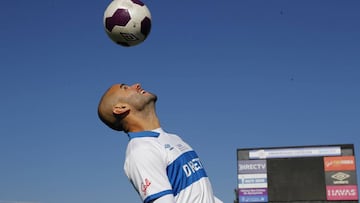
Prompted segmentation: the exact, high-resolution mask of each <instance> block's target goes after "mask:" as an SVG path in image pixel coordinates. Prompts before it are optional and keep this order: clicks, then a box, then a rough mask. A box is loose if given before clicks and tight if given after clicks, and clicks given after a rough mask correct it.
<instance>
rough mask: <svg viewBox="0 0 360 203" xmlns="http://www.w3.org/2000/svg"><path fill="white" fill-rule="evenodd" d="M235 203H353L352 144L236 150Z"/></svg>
mask: <svg viewBox="0 0 360 203" xmlns="http://www.w3.org/2000/svg"><path fill="white" fill-rule="evenodd" d="M237 176H238V187H237V198H238V202H240V203H241V202H272V203H282V202H288V203H325V202H329V203H355V202H356V203H357V202H358V199H359V195H358V185H357V177H356V163H355V153H354V145H353V144H339V145H316V146H315V145H314V146H296V147H294V146H292V147H271V148H251V149H250V148H248V149H237Z"/></svg>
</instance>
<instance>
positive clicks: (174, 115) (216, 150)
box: [0, 0, 360, 203]
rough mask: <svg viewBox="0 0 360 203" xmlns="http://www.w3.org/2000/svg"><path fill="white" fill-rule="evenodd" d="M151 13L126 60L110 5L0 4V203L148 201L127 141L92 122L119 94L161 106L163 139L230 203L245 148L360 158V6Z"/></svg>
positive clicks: (227, 6) (330, 3)
mask: <svg viewBox="0 0 360 203" xmlns="http://www.w3.org/2000/svg"><path fill="white" fill-rule="evenodd" d="M144 2H145V3H146V4H147V6H148V8H149V9H150V11H151V14H152V30H151V33H150V35H149V37H148V38H147V40H146V41H145V42H144V43H142V44H141V45H138V46H135V47H131V48H125V47H121V46H118V45H116V44H114V43H113V42H112V41H110V39H109V38H108V37H107V35H106V33H105V31H104V29H103V25H102V18H103V12H104V10H105V8H106V7H107V5H108V4H109V3H110V1H85V0H78V1H72V0H62V1H55V0H46V1H45V0H38V1H36V2H34V1H25V0H19V1H9V0H3V1H1V3H0V23H1V32H0V43H1V46H0V54H1V60H0V67H1V68H0V92H1V95H2V96H1V99H0V112H1V114H0V122H1V127H0V202H1V203H5V202H6V203H15V202H22V203H35V202H36V203H64V202H66V203H82V202H84V203H85V202H86V203H100V202H107V203H115V202H127V203H135V202H140V199H139V197H138V196H137V194H136V193H135V191H133V188H132V186H131V185H130V183H129V182H128V180H127V178H126V176H125V175H124V173H123V161H124V152H125V148H126V144H127V141H128V139H127V137H126V135H125V134H124V133H117V132H113V131H111V130H110V129H107V128H106V127H105V126H104V125H103V124H102V123H100V121H99V120H98V118H97V114H96V108H97V103H98V101H99V98H100V96H101V95H102V93H103V91H104V90H105V89H107V88H108V87H109V86H110V85H111V84H113V83H117V82H124V83H128V84H132V83H135V82H140V83H141V84H142V86H143V88H144V89H145V90H148V91H151V92H155V93H157V94H158V96H159V100H158V104H157V110H158V115H159V117H160V119H161V124H162V127H163V128H164V129H165V130H167V131H169V132H174V133H177V134H179V135H180V136H182V137H183V139H184V140H186V141H188V142H189V143H190V144H191V145H192V146H193V147H194V148H195V149H196V150H197V152H198V154H199V155H200V157H201V158H202V161H203V164H204V165H205V167H206V169H207V173H208V175H209V176H210V179H211V180H212V182H213V186H214V190H215V194H216V195H217V196H218V197H219V198H221V199H222V200H223V201H224V202H227V203H229V202H232V201H233V199H234V194H233V190H234V188H236V185H237V176H236V149H237V148H251V147H272V146H298V145H317V144H342V143H351V144H355V148H356V154H357V155H359V154H360V135H359V134H360V124H359V123H360V105H359V104H360V94H359V92H360V91H359V88H360V80H359V78H360V69H359V68H360V57H359V55H360V12H359V8H360V2H359V1H356V0H349V1H339V0H336V1H335V0H327V1H323V0H317V1H307V0H302V1H285V0H284V1H280V0H272V1H264V0H257V1H247V0H245V1H243V0H223V1H221V2H220V1H212V0H210V1H209V0H208V1H202V0H200V1H190V0H187V1H148V0H147V1H144ZM359 167H360V165H359V162H358V163H357V168H359ZM358 176H359V174H358ZM358 182H360V181H359V177H358Z"/></svg>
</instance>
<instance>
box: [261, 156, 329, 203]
mask: <svg viewBox="0 0 360 203" xmlns="http://www.w3.org/2000/svg"><path fill="white" fill-rule="evenodd" d="M267 169H268V194H269V202H275V201H279V202H290V201H301V200H302V201H307V200H313V201H314V200H326V186H325V172H324V162H323V158H322V157H307V158H291V159H268V160H267Z"/></svg>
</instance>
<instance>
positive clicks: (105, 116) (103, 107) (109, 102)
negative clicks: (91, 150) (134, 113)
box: [98, 84, 126, 131]
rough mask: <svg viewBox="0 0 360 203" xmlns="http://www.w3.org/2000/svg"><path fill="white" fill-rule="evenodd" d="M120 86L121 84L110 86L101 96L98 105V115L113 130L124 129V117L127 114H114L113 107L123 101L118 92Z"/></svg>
mask: <svg viewBox="0 0 360 203" xmlns="http://www.w3.org/2000/svg"><path fill="white" fill-rule="evenodd" d="M119 88H120V84H116V85H113V86H112V87H110V88H109V89H108V90H107V91H106V92H105V94H104V95H103V96H102V97H101V100H100V102H99V106H98V116H99V118H100V120H101V121H102V122H104V123H105V124H106V125H107V126H109V127H110V128H111V129H113V130H117V131H123V130H124V129H123V125H122V119H123V118H124V117H125V116H126V114H125V115H124V114H121V115H119V114H114V113H113V107H114V106H115V105H116V104H117V103H118V102H120V101H121V97H120V95H119V94H117V89H119Z"/></svg>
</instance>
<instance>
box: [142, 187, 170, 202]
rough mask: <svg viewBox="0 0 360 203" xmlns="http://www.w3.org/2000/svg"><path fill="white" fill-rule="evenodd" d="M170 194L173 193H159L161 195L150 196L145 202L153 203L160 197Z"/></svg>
mask: <svg viewBox="0 0 360 203" xmlns="http://www.w3.org/2000/svg"><path fill="white" fill-rule="evenodd" d="M169 194H172V191H171V190H165V191H162V192H159V193H156V194H153V195H150V196H148V197H147V198H146V199H145V200H144V203H149V202H151V201H154V200H156V199H157V198H159V197H162V196H164V195H169Z"/></svg>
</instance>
